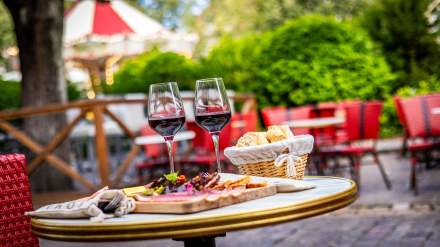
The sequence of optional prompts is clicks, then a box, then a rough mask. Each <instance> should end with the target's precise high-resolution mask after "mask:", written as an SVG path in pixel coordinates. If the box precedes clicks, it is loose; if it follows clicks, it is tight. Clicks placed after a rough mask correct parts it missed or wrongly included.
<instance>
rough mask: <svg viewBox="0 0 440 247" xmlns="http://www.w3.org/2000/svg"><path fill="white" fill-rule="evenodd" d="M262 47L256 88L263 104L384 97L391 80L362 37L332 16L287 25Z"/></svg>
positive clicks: (386, 66) (301, 20)
mask: <svg viewBox="0 0 440 247" xmlns="http://www.w3.org/2000/svg"><path fill="white" fill-rule="evenodd" d="M265 44H266V46H265V47H264V48H263V50H262V52H261V57H260V59H259V61H257V62H259V63H260V64H259V66H260V68H261V70H260V73H259V78H260V80H258V81H259V83H258V84H257V85H256V87H255V91H256V93H257V95H258V96H259V99H260V103H261V104H262V105H303V104H309V103H317V102H322V101H338V100H342V99H353V98H356V99H364V100H369V99H384V98H386V96H387V95H388V94H389V91H390V90H389V84H390V83H392V82H393V80H394V78H395V76H394V75H393V74H392V73H391V71H390V69H389V67H388V65H387V63H386V62H385V59H384V57H383V56H382V55H381V54H380V52H379V51H377V49H375V47H374V45H373V43H372V41H371V40H370V38H369V37H368V35H367V34H366V33H364V32H363V31H362V30H361V29H360V28H358V27H355V26H353V25H351V24H349V23H346V22H340V21H337V20H336V19H335V18H332V17H323V16H304V17H301V18H299V19H296V20H293V21H290V22H288V23H286V24H285V25H283V26H281V27H280V28H278V29H277V30H275V32H274V33H273V35H272V36H271V38H270V39H269V41H268V42H266V43H265Z"/></svg>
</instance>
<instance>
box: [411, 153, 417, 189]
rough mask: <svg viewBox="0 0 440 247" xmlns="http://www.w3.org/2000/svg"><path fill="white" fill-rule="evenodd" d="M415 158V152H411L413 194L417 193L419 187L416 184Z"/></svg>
mask: <svg viewBox="0 0 440 247" xmlns="http://www.w3.org/2000/svg"><path fill="white" fill-rule="evenodd" d="M416 168H417V158H416V154H415V153H411V175H410V176H411V177H410V180H411V181H410V182H411V189H412V190H413V191H414V195H418V194H419V188H418V185H417V170H416Z"/></svg>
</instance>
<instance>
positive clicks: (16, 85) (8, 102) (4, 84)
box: [0, 79, 84, 111]
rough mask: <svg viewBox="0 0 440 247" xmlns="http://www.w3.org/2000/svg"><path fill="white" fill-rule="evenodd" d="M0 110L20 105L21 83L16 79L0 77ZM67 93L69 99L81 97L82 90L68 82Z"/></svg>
mask: <svg viewBox="0 0 440 247" xmlns="http://www.w3.org/2000/svg"><path fill="white" fill-rule="evenodd" d="M0 90H1V92H2V93H1V94H0V111H1V110H5V109H16V108H20V107H21V85H20V82H17V81H3V80H1V79H0ZM67 95H68V99H69V100H70V101H73V100H78V99H81V98H83V96H84V95H83V92H82V91H81V90H79V89H78V88H77V87H76V86H75V85H74V84H72V83H68V85H67Z"/></svg>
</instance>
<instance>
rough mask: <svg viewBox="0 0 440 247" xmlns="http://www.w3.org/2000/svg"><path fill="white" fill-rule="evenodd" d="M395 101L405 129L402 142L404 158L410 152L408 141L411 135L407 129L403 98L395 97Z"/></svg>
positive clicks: (400, 120)
mask: <svg viewBox="0 0 440 247" xmlns="http://www.w3.org/2000/svg"><path fill="white" fill-rule="evenodd" d="M393 100H394V105H395V106H396V112H397V117H398V118H399V122H400V124H401V125H402V127H403V140H402V156H403V155H405V153H406V152H407V150H408V145H407V140H408V135H409V134H408V130H407V127H406V119H405V114H404V113H403V108H402V102H401V98H400V97H399V96H394V97H393Z"/></svg>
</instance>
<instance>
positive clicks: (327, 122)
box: [285, 117, 345, 128]
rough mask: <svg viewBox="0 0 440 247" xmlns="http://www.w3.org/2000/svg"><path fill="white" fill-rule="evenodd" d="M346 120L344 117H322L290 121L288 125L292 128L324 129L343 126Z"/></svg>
mask: <svg viewBox="0 0 440 247" xmlns="http://www.w3.org/2000/svg"><path fill="white" fill-rule="evenodd" d="M344 122H345V119H344V118H343V117H322V118H310V119H297V120H292V121H288V122H286V123H285V124H287V125H288V126H289V127H291V128H323V127H329V126H336V125H340V124H343V123H344Z"/></svg>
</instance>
